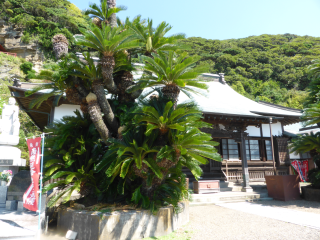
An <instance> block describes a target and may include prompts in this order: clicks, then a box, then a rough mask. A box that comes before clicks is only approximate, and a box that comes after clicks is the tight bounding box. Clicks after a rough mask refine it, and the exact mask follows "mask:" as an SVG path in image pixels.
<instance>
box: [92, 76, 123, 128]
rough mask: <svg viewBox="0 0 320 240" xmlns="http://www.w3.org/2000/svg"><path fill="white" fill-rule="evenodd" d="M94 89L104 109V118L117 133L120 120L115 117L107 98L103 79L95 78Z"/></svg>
mask: <svg viewBox="0 0 320 240" xmlns="http://www.w3.org/2000/svg"><path fill="white" fill-rule="evenodd" d="M92 89H93V92H94V94H96V96H97V99H98V102H99V105H100V107H101V109H102V112H103V113H104V116H103V118H104V119H105V121H106V122H107V123H108V124H109V126H110V128H111V130H112V132H114V133H117V132H118V122H117V119H116V118H115V116H114V114H113V111H112V108H111V106H110V104H109V102H108V100H107V98H106V95H105V92H104V88H103V83H102V81H101V80H95V81H94V82H93V84H92Z"/></svg>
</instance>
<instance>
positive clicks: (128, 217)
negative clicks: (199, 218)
mask: <svg viewBox="0 0 320 240" xmlns="http://www.w3.org/2000/svg"><path fill="white" fill-rule="evenodd" d="M180 207H181V208H182V211H181V212H180V213H178V214H174V212H173V208H172V207H164V208H160V209H159V211H158V213H157V214H156V215H152V214H151V213H150V211H147V210H141V211H139V210H123V211H114V212H112V213H101V212H98V211H95V212H93V211H84V210H74V209H72V208H61V209H60V210H59V213H58V231H60V232H67V231H68V230H73V231H75V232H77V233H78V235H77V239H79V240H88V239H90V240H122V239H126V240H129V239H139V238H146V237H159V236H163V235H167V234H169V233H171V232H173V231H175V230H177V229H178V228H180V227H181V226H183V225H184V224H186V223H188V222H189V202H182V203H180Z"/></svg>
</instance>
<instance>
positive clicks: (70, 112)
mask: <svg viewBox="0 0 320 240" xmlns="http://www.w3.org/2000/svg"><path fill="white" fill-rule="evenodd" d="M76 109H78V110H79V111H80V112H81V110H80V105H72V104H62V105H60V106H59V107H55V108H54V119H53V120H54V121H57V120H61V119H62V117H64V116H75V114H74V111H75V110H76ZM81 113H82V112H81Z"/></svg>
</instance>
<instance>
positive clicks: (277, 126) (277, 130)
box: [262, 122, 282, 137]
mask: <svg viewBox="0 0 320 240" xmlns="http://www.w3.org/2000/svg"><path fill="white" fill-rule="evenodd" d="M271 125H272V135H273V136H281V135H282V127H281V122H277V123H273V124H271ZM262 134H263V137H270V128H269V124H262Z"/></svg>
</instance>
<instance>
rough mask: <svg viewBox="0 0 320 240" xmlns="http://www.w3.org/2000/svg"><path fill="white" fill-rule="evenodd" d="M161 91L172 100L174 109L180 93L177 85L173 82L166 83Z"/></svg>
mask: <svg viewBox="0 0 320 240" xmlns="http://www.w3.org/2000/svg"><path fill="white" fill-rule="evenodd" d="M161 92H162V93H163V96H165V97H166V98H168V99H170V100H171V101H172V102H173V108H174V109H175V108H176V106H177V102H178V97H179V93H180V89H179V87H178V86H177V85H175V84H168V85H166V86H165V87H163V88H162V89H161Z"/></svg>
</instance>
